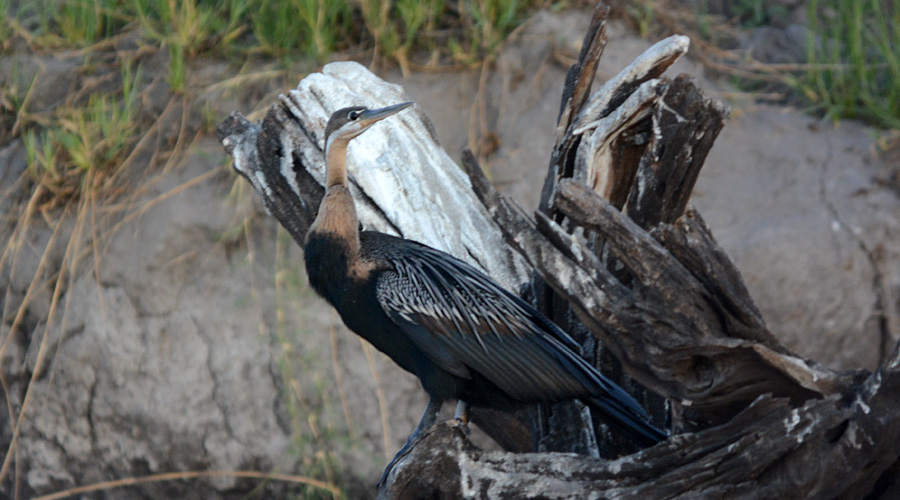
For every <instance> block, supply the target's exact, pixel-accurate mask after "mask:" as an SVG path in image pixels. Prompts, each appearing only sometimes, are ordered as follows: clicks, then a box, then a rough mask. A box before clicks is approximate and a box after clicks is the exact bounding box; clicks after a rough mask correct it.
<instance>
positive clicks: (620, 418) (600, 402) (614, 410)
mask: <svg viewBox="0 0 900 500" xmlns="http://www.w3.org/2000/svg"><path fill="white" fill-rule="evenodd" d="M587 403H588V404H589V405H590V406H591V407H592V408H594V409H596V410H597V411H599V412H600V416H601V417H602V418H603V421H604V422H606V424H607V425H609V426H610V427H611V428H612V430H613V431H614V432H618V433H621V434H625V435H626V436H628V437H630V438H631V439H632V440H634V441H635V442H636V443H637V444H639V445H641V446H642V447H645V448H646V447H649V446H653V445H655V444H656V443H659V442H660V441H664V440H666V439H668V437H669V435H668V434H666V433H665V432H664V431H662V430H660V429H658V428H656V427H655V426H653V424H651V423H650V422H648V421H647V420H646V419H645V418H643V417H642V416H638V415H635V414H634V412H633V411H631V410H630V409H629V408H628V407H626V406H624V405H622V404H621V402H619V401H617V400H615V399H612V398H599V397H592V398H587Z"/></svg>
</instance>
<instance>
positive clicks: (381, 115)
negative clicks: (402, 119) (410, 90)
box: [325, 102, 412, 144]
mask: <svg viewBox="0 0 900 500" xmlns="http://www.w3.org/2000/svg"><path fill="white" fill-rule="evenodd" d="M411 105H412V103H411V102H404V103H401V104H395V105H393V106H388V107H386V108H378V109H369V108H366V107H363V106H351V107H349V108H342V109H339V110H337V111H335V112H334V113H333V114H332V115H331V118H329V119H328V125H326V126H325V142H326V144H327V143H328V142H329V141H331V140H333V139H343V140H347V141H349V140H350V139H353V138H354V137H357V136H358V135H360V134H362V133H363V132H365V131H366V130H368V128H369V127H371V126H372V125H374V124H375V123H377V122H379V121H381V120H383V119H385V118H387V117H389V116H391V115H393V114H394V113H397V112H399V111H402V110H404V109H406V108H408V107H409V106H411Z"/></svg>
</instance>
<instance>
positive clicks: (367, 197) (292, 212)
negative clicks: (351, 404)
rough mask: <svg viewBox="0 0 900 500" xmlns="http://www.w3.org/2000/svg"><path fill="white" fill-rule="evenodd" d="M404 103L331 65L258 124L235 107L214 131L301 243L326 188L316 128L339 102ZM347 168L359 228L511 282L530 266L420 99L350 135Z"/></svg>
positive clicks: (361, 73) (392, 91)
mask: <svg viewBox="0 0 900 500" xmlns="http://www.w3.org/2000/svg"><path fill="white" fill-rule="evenodd" d="M409 100H410V98H409V96H408V95H407V94H406V93H405V91H404V90H403V88H402V87H400V86H399V85H392V84H389V83H387V82H385V81H384V80H381V79H380V78H378V77H377V76H375V75H373V74H372V73H371V72H369V71H368V70H366V69H365V68H364V67H363V66H361V65H360V64H358V63H355V62H341V63H332V64H329V65H327V66H325V68H323V70H322V73H314V74H311V75H309V76H307V77H306V78H304V79H303V80H302V81H301V82H300V84H299V85H298V86H297V89H296V90H292V91H291V92H290V93H289V94H288V95H282V96H280V98H279V102H278V103H277V104H274V105H273V106H272V107H271V108H270V109H269V112H268V114H267V115H266V117H265V119H264V120H263V121H262V123H261V124H254V123H250V122H248V121H247V120H246V119H244V118H243V117H242V116H241V115H240V113H238V112H234V113H232V114H231V115H230V116H229V117H228V118H227V119H226V120H225V121H224V122H223V123H222V124H221V125H220V126H219V128H218V136H219V140H220V141H221V142H222V145H223V146H225V149H226V151H227V152H228V154H230V155H231V156H232V158H233V159H234V168H235V170H237V171H238V172H239V173H240V174H241V175H243V176H244V177H246V178H247V180H248V181H250V183H251V184H253V187H254V188H256V190H257V191H258V192H259V194H260V196H261V197H262V201H263V204H264V205H265V207H266V209H267V210H268V211H269V212H270V213H271V214H272V215H274V216H275V217H277V218H278V220H279V222H281V224H282V225H284V227H285V228H286V229H287V230H288V231H289V232H290V234H291V236H293V237H294V239H295V240H297V242H298V243H301V244H302V241H303V238H304V237H305V236H306V231H307V230H308V229H309V226H310V224H311V223H312V221H313V219H314V218H315V215H316V212H317V211H318V209H319V203H320V202H321V200H322V196H323V195H324V193H325V189H324V188H323V187H322V184H323V183H324V180H325V159H324V156H323V154H324V147H325V144H324V142H323V139H324V138H323V133H324V130H325V124H326V123H327V121H328V117H329V116H330V115H331V113H333V112H334V111H337V110H338V109H340V108H342V107H345V106H352V105H361V106H369V107H380V106H387V105H389V104H397V103H399V102H404V101H409ZM348 166H349V169H350V171H349V173H350V182H351V190H352V191H353V195H354V198H355V200H356V206H357V211H358V212H359V218H360V222H361V223H362V225H363V226H364V227H365V228H367V229H374V230H378V231H383V232H387V233H391V234H397V235H401V236H403V237H406V238H411V239H414V240H417V241H421V242H423V243H426V244H428V245H431V246H434V247H437V248H440V249H442V250H445V251H447V252H450V253H452V254H453V255H456V256H458V257H460V258H462V259H464V260H468V261H469V262H470V263H472V264H475V265H476V266H478V267H480V268H481V269H483V270H485V271H486V272H488V273H489V274H490V275H491V276H493V277H495V278H496V279H497V281H498V282H500V283H502V284H504V285H506V286H508V287H512V286H517V285H519V284H520V283H522V282H523V281H525V280H527V279H528V273H529V271H530V269H529V268H528V267H527V266H525V265H524V263H523V261H522V259H521V258H520V257H519V256H518V255H516V254H515V253H514V252H511V251H510V250H509V249H507V248H506V247H505V245H503V243H502V236H501V233H500V230H499V228H498V227H497V225H496V224H495V223H494V222H492V221H491V219H490V216H489V215H488V214H487V211H486V210H485V208H484V207H483V206H481V204H480V203H478V202H477V200H476V199H475V197H474V195H473V193H472V191H471V189H469V182H468V179H466V177H465V175H464V174H463V173H462V171H460V169H459V168H458V167H457V165H456V163H455V162H454V161H453V160H452V159H451V158H450V157H449V156H448V155H447V153H446V152H445V151H444V150H443V149H442V148H441V147H440V145H439V143H438V140H437V137H436V136H435V132H434V127H433V126H432V124H431V121H430V120H429V119H428V117H426V116H425V114H424V113H423V112H422V110H421V109H420V108H419V107H418V106H414V107H413V108H412V109H411V110H407V111H404V112H403V113H400V114H398V115H397V116H396V117H392V118H391V119H390V120H387V121H386V122H384V123H380V124H378V125H377V126H375V127H374V128H372V130H370V131H368V132H366V133H365V134H364V135H362V136H360V137H359V138H357V139H356V140H354V141H353V142H352V143H351V144H350V148H349V151H348ZM398 167H399V168H398ZM450 235H452V237H451V236H450Z"/></svg>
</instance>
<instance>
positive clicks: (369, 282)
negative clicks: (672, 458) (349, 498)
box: [304, 102, 667, 484]
mask: <svg viewBox="0 0 900 500" xmlns="http://www.w3.org/2000/svg"><path fill="white" fill-rule="evenodd" d="M411 104H412V103H409V102H407V103H403V104H397V105H394V106H389V107H386V108H381V109H367V108H365V107H359V106H357V107H349V108H344V109H341V110H338V111H336V112H335V113H334V114H333V115H332V116H331V118H330V119H329V120H328V125H327V126H326V127H325V161H326V172H327V173H326V179H327V182H326V191H325V197H324V198H323V199H322V204H321V205H320V206H319V213H318V215H317V216H316V219H315V221H314V222H313V224H312V226H311V227H310V230H309V233H308V234H307V236H306V243H305V245H304V257H305V260H306V271H307V273H308V275H309V283H310V284H311V285H312V287H313V288H314V289H315V290H316V292H318V293H319V295H321V296H322V297H324V298H325V300H327V301H328V302H329V303H331V305H332V306H334V308H335V309H337V311H338V313H339V314H340V315H341V319H343V321H344V323H345V324H346V325H347V326H348V327H349V328H350V329H351V330H353V331H354V332H356V333H357V334H358V335H360V336H361V337H362V338H364V339H366V340H367V341H368V342H370V343H371V344H372V345H373V346H375V347H376V348H377V349H378V350H380V351H381V352H383V353H385V354H387V355H388V356H390V357H391V359H393V360H394V361H395V362H396V363H397V364H398V365H400V367H401V368H403V369H404V370H407V371H409V372H412V373H413V374H415V375H416V376H417V377H419V380H421V382H422V386H423V387H424V388H425V390H426V391H427V392H428V395H429V396H430V400H429V402H428V406H427V408H426V409H425V413H424V415H423V416H422V419H421V421H420V422H419V425H418V426H417V427H416V430H415V431H414V432H413V434H412V435H411V436H410V438H409V439H408V440H407V442H406V444H405V445H404V446H403V448H402V449H401V450H400V452H399V453H398V454H397V456H395V457H394V460H393V461H392V462H391V464H390V465H389V466H388V468H387V470H386V471H385V475H384V476H382V482H383V481H384V479H385V478H386V477H387V474H388V472H389V471H390V468H391V467H392V466H393V464H394V463H395V462H396V460H397V459H398V458H399V457H401V456H402V455H403V454H404V453H405V452H407V451H408V450H409V449H410V448H411V446H412V444H413V443H414V441H415V440H416V438H417V436H418V435H419V434H420V433H421V432H422V431H423V430H425V429H426V428H428V427H430V426H431V425H433V424H434V422H435V421H436V420H437V414H438V412H439V411H440V408H441V406H442V404H443V402H444V401H445V400H448V399H456V400H458V401H459V406H458V410H457V417H458V418H460V419H461V420H462V421H463V422H466V420H467V410H468V405H474V406H476V407H488V408H495V409H500V410H514V409H516V408H521V407H522V406H524V405H527V404H531V403H544V402H558V401H565V400H570V399H580V400H581V401H583V402H585V403H586V404H587V405H589V406H590V407H591V408H593V409H594V410H595V411H597V412H599V414H600V416H602V418H603V419H604V421H605V422H606V423H607V424H608V425H609V426H610V427H611V428H612V429H613V430H615V431H618V432H621V433H623V434H625V435H627V436H629V437H631V438H632V439H633V440H634V441H635V442H637V443H638V444H640V445H642V446H650V445H653V444H655V443H657V442H659V441H661V440H663V439H665V438H666V437H667V436H666V434H665V433H664V432H662V431H661V430H659V429H657V428H656V427H653V426H652V425H651V424H650V423H648V420H649V417H648V415H647V413H646V412H645V411H644V409H643V408H641V406H640V405H639V404H638V402H637V401H636V400H635V399H634V398H632V397H631V396H630V395H629V394H628V393H626V392H625V391H624V390H623V389H622V388H620V387H619V386H618V385H616V384H615V383H614V382H612V381H610V380H608V379H607V378H606V377H604V376H603V375H602V374H601V373H600V372H599V371H597V369H596V368H594V367H593V366H592V365H591V364H590V363H588V362H587V361H586V360H585V359H584V358H582V357H581V356H580V355H579V354H577V353H578V350H579V346H578V344H577V343H576V342H575V341H574V340H573V339H572V338H571V337H569V335H568V334H566V333H565V332H563V331H562V330H561V329H560V328H559V327H557V326H556V325H554V324H553V323H551V322H550V320H548V319H547V318H545V317H544V316H542V315H541V314H540V313H539V312H537V311H536V310H535V309H534V308H533V307H531V306H530V305H529V304H528V303H526V302H525V301H523V300H522V299H520V298H518V297H517V296H515V295H513V294H512V293H510V292H508V291H507V290H505V289H504V288H502V287H501V286H500V285H498V284H497V283H495V282H494V281H493V280H491V278H489V277H488V276H486V275H485V274H484V273H482V272H481V271H479V270H478V269H476V268H474V267H473V266H471V265H469V264H467V263H465V262H463V261H461V260H458V259H456V258H454V257H452V256H450V255H448V254H447V253H444V252H442V251H440V250H436V249H434V248H431V247H429V246H426V245H423V244H421V243H417V242H415V241H411V240H406V239H402V238H398V237H395V236H391V235H388V234H384V233H380V232H375V231H360V230H359V220H358V218H357V215H356V208H355V206H354V203H353V198H352V196H351V194H350V190H349V188H348V186H347V146H348V144H349V143H350V141H351V140H352V139H353V138H355V137H357V136H359V135H360V134H362V133H363V132H365V131H366V130H367V129H368V128H369V127H371V126H372V125H373V124H375V123H376V122H378V121H379V120H382V119H384V118H387V117H388V116H391V115H393V114H394V113H397V112H399V111H401V110H403V109H405V108H407V107H408V106H410V105H411ZM380 484H381V483H380Z"/></svg>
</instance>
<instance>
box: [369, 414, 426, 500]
mask: <svg viewBox="0 0 900 500" xmlns="http://www.w3.org/2000/svg"><path fill="white" fill-rule="evenodd" d="M420 434H421V433H420V432H419V429H416V430H415V431H414V432H413V433H412V434H410V435H409V437H408V438H406V443H404V444H403V447H402V448H400V451H398V452H397V454H396V455H394V458H392V459H391V461H390V463H388V464H387V467H385V469H384V472H382V473H381V479H379V480H378V484H377V485H376V487H377V488H378V489H379V490H380V489H381V488H383V487H384V485H385V484H387V479H388V476H390V475H391V471H392V470H393V469H394V466H395V465H397V462H399V461H400V459H402V458H403V457H405V456H406V455H408V454H409V452H410V451H412V449H413V446H415V444H416V442H417V441H418V440H419V437H420Z"/></svg>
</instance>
